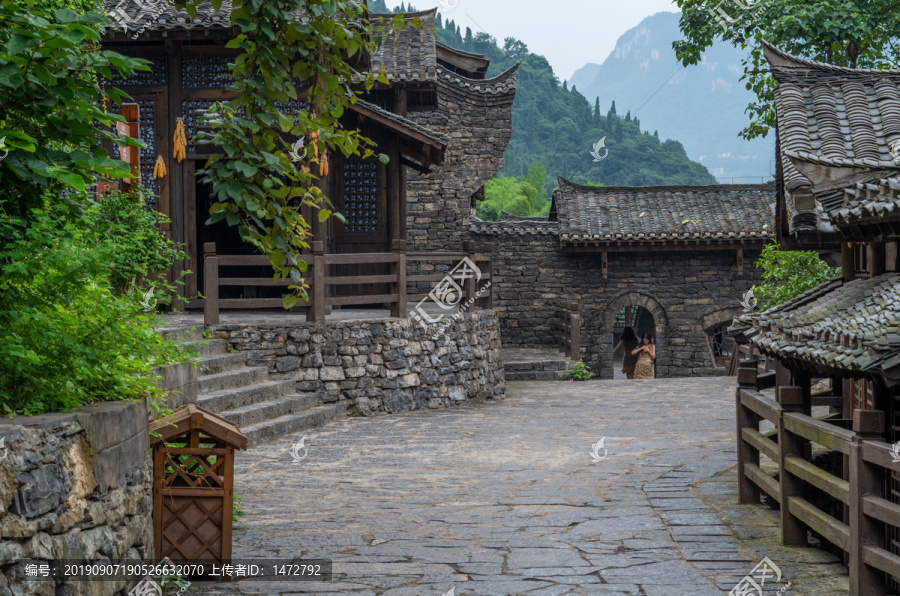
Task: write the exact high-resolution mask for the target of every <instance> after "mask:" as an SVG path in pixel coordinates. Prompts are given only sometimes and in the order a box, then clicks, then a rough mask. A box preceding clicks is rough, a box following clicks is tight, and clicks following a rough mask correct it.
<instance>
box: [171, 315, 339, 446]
mask: <svg viewBox="0 0 900 596" xmlns="http://www.w3.org/2000/svg"><path fill="white" fill-rule="evenodd" d="M162 332H163V334H164V335H169V336H170V337H171V336H173V335H174V336H175V337H177V338H178V340H179V341H181V342H183V343H188V344H191V345H194V347H196V348H197V350H198V351H199V352H200V355H201V357H200V363H199V364H200V371H199V372H200V374H199V377H198V395H197V396H196V399H195V400H193V401H195V402H196V403H197V405H198V406H200V407H201V408H203V409H205V410H209V411H210V412H213V413H216V414H218V415H219V416H222V417H223V418H225V419H226V420H229V421H230V422H233V423H234V424H236V425H237V426H238V428H240V429H241V432H243V433H244V434H245V435H247V440H248V443H249V445H250V446H253V445H258V444H260V443H262V442H263V441H266V440H269V439H273V438H279V437H281V436H283V435H287V434H291V433H296V432H298V431H301V430H304V429H307V428H312V427H315V426H320V425H322V424H325V423H326V422H329V421H331V420H336V419H340V418H342V417H344V416H345V415H346V413H347V406H346V404H341V403H332V404H320V403H319V395H318V394H317V393H315V392H302V391H297V390H296V385H297V382H296V381H283V380H278V381H275V380H271V379H270V378H269V371H268V369H267V368H266V367H265V366H247V354H246V353H234V354H232V353H230V352H229V351H228V344H227V343H226V341H225V340H224V339H208V340H207V339H203V336H202V330H201V329H199V328H182V329H178V330H174V329H166V330H163V331H162ZM170 334H172V335H170Z"/></svg>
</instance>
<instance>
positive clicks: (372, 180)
mask: <svg viewBox="0 0 900 596" xmlns="http://www.w3.org/2000/svg"><path fill="white" fill-rule="evenodd" d="M344 217H346V218H347V223H346V226H345V230H346V231H347V232H377V231H378V163H377V162H368V161H349V162H346V163H345V164H344Z"/></svg>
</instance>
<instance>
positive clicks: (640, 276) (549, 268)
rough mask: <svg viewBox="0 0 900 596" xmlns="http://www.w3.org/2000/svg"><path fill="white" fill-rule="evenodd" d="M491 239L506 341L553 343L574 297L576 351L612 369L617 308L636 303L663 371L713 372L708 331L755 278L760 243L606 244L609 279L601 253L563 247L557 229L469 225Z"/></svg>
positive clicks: (604, 372)
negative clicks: (486, 229)
mask: <svg viewBox="0 0 900 596" xmlns="http://www.w3.org/2000/svg"><path fill="white" fill-rule="evenodd" d="M474 240H475V241H476V242H477V243H479V244H481V243H484V242H491V243H493V245H494V272H495V283H494V308H495V309H496V310H498V311H499V312H500V320H501V322H500V325H501V329H502V333H503V343H504V345H507V346H548V347H549V346H557V345H558V344H559V339H558V337H559V331H558V324H559V314H560V308H561V306H562V304H563V303H564V302H569V301H575V302H578V303H579V305H580V315H581V346H582V360H583V361H584V363H585V364H586V365H587V366H588V367H589V368H590V369H591V370H592V371H594V372H595V373H599V374H600V376H601V378H607V379H609V378H612V377H613V359H612V348H613V346H612V341H613V324H614V322H615V316H616V313H618V312H619V311H621V310H622V309H623V308H625V307H627V306H630V305H636V306H641V307H643V308H646V309H647V310H649V311H650V313H651V314H652V315H653V318H654V320H655V323H656V342H657V353H658V356H657V361H656V373H657V376H660V377H682V376H694V375H697V376H708V375H715V374H717V372H718V371H717V369H716V367H715V365H714V362H713V359H712V350H711V348H710V344H709V339H708V334H707V331H708V330H709V329H710V328H712V327H714V326H717V325H720V324H722V323H727V322H731V320H732V319H733V318H734V316H735V315H737V314H739V313H742V312H743V311H742V309H741V302H740V300H741V298H742V296H743V294H744V293H745V292H746V291H747V290H749V289H750V288H751V287H752V286H753V285H754V284H757V283H759V282H760V270H759V269H757V268H756V267H755V265H754V263H755V262H756V261H757V260H758V259H759V254H760V251H759V250H749V249H745V250H744V272H743V275H739V274H738V268H737V254H736V251H734V250H702V251H699V250H698V251H685V250H666V249H665V248H654V249H652V251H648V252H619V253H615V252H610V253H609V256H608V268H607V270H608V274H607V279H606V280H604V279H603V274H602V269H601V263H600V255H599V254H598V253H581V254H573V255H569V254H563V253H562V251H561V249H560V246H559V238H558V237H557V236H556V235H555V234H546V235H541V234H514V233H504V234H475V235H474Z"/></svg>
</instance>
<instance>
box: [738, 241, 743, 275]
mask: <svg viewBox="0 0 900 596" xmlns="http://www.w3.org/2000/svg"><path fill="white" fill-rule="evenodd" d="M737 270H738V277H743V276H744V249H743V248H739V249H737Z"/></svg>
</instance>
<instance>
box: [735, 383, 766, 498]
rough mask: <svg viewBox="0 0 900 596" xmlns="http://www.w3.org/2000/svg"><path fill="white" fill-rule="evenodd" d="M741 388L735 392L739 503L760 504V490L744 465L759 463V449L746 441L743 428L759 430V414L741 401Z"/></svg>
mask: <svg viewBox="0 0 900 596" xmlns="http://www.w3.org/2000/svg"><path fill="white" fill-rule="evenodd" d="M741 391H743V389H741V388H740V387H739V388H738V390H737V392H736V393H735V407H736V410H735V411H736V412H737V416H736V417H737V461H738V469H737V473H738V503H743V504H747V503H749V504H751V505H759V498H760V490H759V487H758V486H756V484H755V483H754V482H753V481H751V480H750V479H749V478H747V475H746V474H745V473H744V466H746V465H747V464H754V465H756V466H758V465H759V450H758V449H756V448H755V447H753V446H752V445H749V444H747V442H746V441H744V436H743V429H745V428H752V429H753V430H756V431H758V430H759V421H760V420H762V418H761V417H760V415H759V414H757V413H756V412H754V411H753V410H750V409H748V408H745V407H744V405H743V404H742V403H741Z"/></svg>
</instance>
